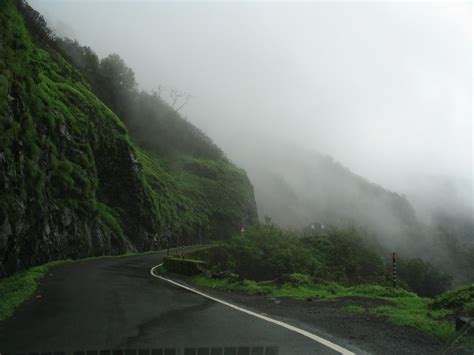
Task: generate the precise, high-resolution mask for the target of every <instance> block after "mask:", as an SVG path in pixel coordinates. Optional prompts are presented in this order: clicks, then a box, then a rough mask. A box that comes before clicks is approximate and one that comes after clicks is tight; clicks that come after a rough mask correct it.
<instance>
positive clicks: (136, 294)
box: [0, 252, 338, 355]
mask: <svg viewBox="0 0 474 355" xmlns="http://www.w3.org/2000/svg"><path fill="white" fill-rule="evenodd" d="M164 255H165V254H164V252H157V253H152V254H145V255H136V256H128V257H121V258H103V259H93V260H86V261H79V262H76V263H71V264H64V265H61V266H58V267H56V268H54V269H52V270H51V273H50V274H49V275H47V276H46V277H45V278H44V279H43V280H42V282H41V283H40V286H39V288H38V290H37V292H36V293H35V295H34V296H33V297H31V298H30V299H29V300H27V301H26V302H25V303H24V304H23V305H22V306H20V307H19V308H18V309H17V311H16V312H15V313H14V315H13V316H12V317H10V318H9V319H6V320H4V321H1V322H0V353H1V354H2V355H3V354H10V353H11V354H14V353H46V352H53V353H54V352H63V353H66V354H74V355H99V354H100V355H132V354H133V355H160V354H163V355H166V354H169V355H171V354H189V355H191V354H196V355H197V354H216V355H217V354H235V355H237V354H262V355H263V354H337V353H338V352H336V351H334V350H333V349H331V348H329V347H326V346H324V345H323V344H320V343H318V342H316V341H314V340H312V339H309V338H307V337H305V336H303V335H300V334H298V333H295V332H294V331H291V330H289V329H286V328H284V327H281V326H279V325H277V324H272V323H270V322H268V321H265V320H263V319H259V318H257V317H254V316H251V315H249V314H246V313H243V312H241V311H238V310H236V309H232V308H230V307H228V306H226V305H224V304H221V303H218V302H215V301H213V300H211V299H208V298H205V297H202V296H201V295H199V294H196V293H194V292H190V291H189V290H185V289H183V288H181V287H179V286H176V285H173V284H170V283H168V282H166V281H164V280H160V279H158V278H155V277H152V276H151V275H150V269H151V268H152V267H153V266H154V265H157V264H159V263H160V262H161V261H162V259H163V256H164Z"/></svg>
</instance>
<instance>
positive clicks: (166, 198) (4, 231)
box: [0, 0, 256, 276]
mask: <svg viewBox="0 0 474 355" xmlns="http://www.w3.org/2000/svg"><path fill="white" fill-rule="evenodd" d="M0 141H1V145H0V196H1V198H0V276H1V275H2V274H5V273H11V272H14V271H16V270H19V269H22V268H25V267H28V266H31V265H35V264H39V263H43V262H46V261H50V260H55V259H65V258H77V257H84V256H89V255H105V254H117V253H123V252H126V251H129V250H148V249H152V248H156V247H160V246H163V245H165V244H166V242H165V241H169V242H170V243H174V242H176V240H177V238H178V236H181V238H186V240H187V241H188V242H192V241H194V240H197V238H199V237H202V238H221V237H224V236H225V235H226V233H227V232H228V231H229V230H232V229H236V228H239V225H240V224H241V223H252V222H253V221H255V220H256V208H255V202H254V198H253V190H252V186H251V184H250V183H249V181H248V179H247V176H246V174H245V172H244V171H242V170H239V169H237V168H236V167H234V166H233V165H231V164H230V163H229V162H227V161H225V160H223V159H221V160H215V161H207V160H199V159H194V158H193V159H191V158H189V157H186V156H183V157H180V158H179V159H176V160H173V161H166V162H165V161H164V160H161V159H160V158H159V157H157V156H156V155H151V154H149V153H146V152H145V151H142V150H140V149H139V148H137V146H136V145H135V144H134V143H133V142H132V141H131V139H130V138H129V135H128V133H127V129H126V127H125V126H124V125H123V123H122V122H121V120H120V119H119V118H118V117H117V116H116V115H115V113H114V112H112V111H111V110H110V109H109V108H108V107H107V106H106V105H104V104H103V103H102V102H101V101H100V100H99V99H98V98H97V97H96V96H95V95H94V94H93V93H92V91H91V89H90V86H89V85H88V84H87V83H86V82H85V81H84V79H83V77H82V75H81V74H80V73H79V71H77V70H76V69H75V68H74V67H73V66H72V65H71V64H70V63H69V62H67V61H66V60H65V59H64V58H63V57H62V56H61V55H60V54H59V53H58V52H57V51H56V50H54V49H53V48H51V47H49V46H47V45H44V44H42V45H40V44H39V42H38V41H37V40H34V39H32V37H31V35H30V33H29V32H28V30H27V28H26V26H25V23H24V19H23V17H22V15H21V14H20V13H19V12H18V9H17V8H16V5H15V2H14V1H13V0H4V1H2V3H1V7H0ZM208 172H212V173H210V174H207V173H208ZM216 201H218V202H219V205H214V203H215V202H216Z"/></svg>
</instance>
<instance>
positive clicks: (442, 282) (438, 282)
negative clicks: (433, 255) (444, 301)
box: [398, 259, 451, 297]
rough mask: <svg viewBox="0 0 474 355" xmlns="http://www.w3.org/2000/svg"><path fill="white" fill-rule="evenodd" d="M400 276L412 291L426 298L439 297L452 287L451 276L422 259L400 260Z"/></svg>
mask: <svg viewBox="0 0 474 355" xmlns="http://www.w3.org/2000/svg"><path fill="white" fill-rule="evenodd" d="M398 275H399V276H400V279H401V280H403V281H404V282H405V283H406V284H407V285H408V287H409V288H410V289H411V290H412V291H414V292H416V293H417V294H419V295H421V296H425V297H434V296H437V295H439V294H441V293H443V292H445V291H446V290H448V289H449V287H450V286H451V277H450V276H448V275H446V274H444V273H442V272H440V271H438V270H437V269H435V268H434V267H433V266H432V265H431V264H430V263H428V262H425V261H423V260H421V259H410V260H403V259H400V260H399V261H398Z"/></svg>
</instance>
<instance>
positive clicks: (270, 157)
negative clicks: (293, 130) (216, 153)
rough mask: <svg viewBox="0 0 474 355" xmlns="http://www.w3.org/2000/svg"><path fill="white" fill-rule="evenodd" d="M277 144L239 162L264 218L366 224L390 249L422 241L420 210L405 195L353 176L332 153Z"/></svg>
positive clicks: (295, 223)
mask: <svg viewBox="0 0 474 355" xmlns="http://www.w3.org/2000/svg"><path fill="white" fill-rule="evenodd" d="M280 146H281V145H280ZM278 147H279V146H278V145H276V144H273V145H272V146H271V148H268V149H267V148H265V146H263V145H259V146H258V149H257V148H255V147H254V149H252V148H249V147H247V149H248V151H247V152H240V159H239V162H240V163H241V164H242V166H244V167H245V169H246V170H247V171H248V173H249V176H250V178H251V180H252V182H253V184H254V186H255V196H256V199H257V204H258V209H259V215H260V216H261V217H263V216H269V217H271V218H272V220H273V221H274V222H275V223H277V224H278V225H280V226H284V227H296V228H301V227H307V226H308V225H310V224H312V223H321V224H333V225H354V226H361V227H363V228H365V229H366V230H367V232H368V233H367V234H369V235H373V236H374V237H375V238H376V239H378V240H379V241H380V242H382V243H383V244H384V245H385V246H387V247H390V249H392V248H400V249H405V248H404V246H406V245H407V244H406V243H407V242H408V241H409V242H410V243H411V245H412V246H413V243H415V244H416V243H418V242H421V241H422V239H423V231H422V230H421V229H420V224H419V222H418V219H417V217H416V214H415V210H414V208H413V207H412V206H411V204H410V203H409V201H408V200H407V199H406V198H405V197H404V196H401V195H399V194H396V193H394V192H391V191H388V190H386V189H384V188H383V187H381V186H379V185H376V184H374V183H372V182H370V181H368V180H367V179H364V178H362V177H360V176H358V175H356V174H354V173H353V172H351V171H350V170H349V169H347V168H345V167H344V166H342V165H341V164H339V163H337V162H336V161H334V160H333V159H332V158H330V157H327V156H323V155H322V154H319V153H316V152H308V151H306V150H303V149H298V148H297V147H292V146H285V147H282V148H278ZM257 162H258V163H257Z"/></svg>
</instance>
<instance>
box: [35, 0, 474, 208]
mask: <svg viewBox="0 0 474 355" xmlns="http://www.w3.org/2000/svg"><path fill="white" fill-rule="evenodd" d="M30 4H31V5H32V6H33V7H34V8H36V9H37V10H38V11H40V12H41V13H43V14H44V15H45V17H46V18H47V20H48V22H49V23H50V24H51V26H52V27H54V28H55V29H56V31H57V32H58V34H59V35H61V36H67V37H70V38H75V39H77V40H78V41H79V42H81V44H83V45H88V46H90V47H91V48H92V49H94V50H95V51H96V52H97V53H98V54H99V56H106V55H107V54H109V53H114V52H115V53H118V54H119V55H120V56H122V57H123V58H124V60H125V61H126V63H127V64H128V65H129V66H131V67H132V68H133V70H134V71H135V75H136V79H137V81H138V82H139V83H140V85H141V87H142V88H143V89H146V90H151V89H153V88H157V87H158V86H159V85H161V86H162V87H168V88H176V89H179V90H181V91H184V92H186V93H189V94H191V95H192V99H191V101H190V102H189V103H188V104H187V105H186V106H185V107H184V108H183V109H182V110H181V113H182V114H183V115H184V116H186V117H187V119H188V120H189V121H191V122H193V123H194V124H196V125H197V126H198V127H200V128H202V129H203V130H204V131H205V132H206V133H207V134H208V135H209V136H210V137H211V138H212V139H213V140H214V141H215V142H216V143H217V144H218V145H219V146H221V147H222V148H223V150H224V151H225V152H226V154H227V155H228V156H229V158H230V159H231V160H233V161H235V162H237V163H239V164H240V165H242V166H243V167H245V168H247V169H249V170H250V171H249V174H250V176H251V177H252V176H253V175H257V174H258V171H257V170H258V166H259V165H260V163H259V161H258V159H262V160H265V161H266V162H267V163H268V161H269V160H270V161H271V160H272V159H273V157H272V151H273V150H272V147H276V146H278V150H281V149H288V150H292V149H295V152H296V151H298V152H300V151H305V152H308V154H311V153H310V152H312V151H319V152H321V153H323V154H327V155H330V156H332V157H334V159H335V160H336V161H339V162H340V163H341V164H343V165H344V166H346V167H348V168H349V169H350V170H351V171H353V172H355V173H356V174H358V175H360V176H363V177H365V178H367V179H369V180H371V181H374V182H376V183H377V184H380V185H383V186H384V187H387V188H388V189H390V190H393V191H397V192H400V193H404V194H407V196H408V197H409V199H411V201H412V202H414V203H415V205H416V204H419V205H424V206H426V205H430V204H432V203H434V204H446V205H448V204H451V203H452V204H453V205H456V206H458V205H459V204H461V205H464V206H467V207H469V206H472V187H473V185H472V184H473V183H472V181H473V179H472V174H473V173H472V166H473V146H472V137H473V125H472V111H471V104H472V89H471V86H472V50H471V49H472V48H471V47H472V31H471V29H472V23H471V22H472V18H471V16H472V15H471V14H472V5H471V4H470V2H467V1H466V2H445V3H429V2H421V3H414V2H413V3H412V2H399V3H394V2H392V3H388V2H360V3H358V2H304V3H272V2H239V3H237V2H206V3H202V2H197V1H195V2H158V1H156V2H155V1H128V2H125V1H120V2H116V1H52V0H31V1H30ZM296 149H297V150H296ZM263 152H267V153H263ZM290 156H291V155H290ZM290 159H291V158H290ZM275 164H279V165H282V164H283V165H285V161H282V160H281V159H276V160H275ZM265 165H268V164H265ZM440 187H442V188H441V189H440ZM448 191H450V192H448ZM447 195H449V196H450V199H452V200H453V201H451V202H449V201H445V200H443V197H442V196H447ZM436 196H441V197H439V198H438V197H436ZM427 197H430V198H431V199H432V200H433V201H434V200H435V202H433V201H432V200H430V199H428V198H427ZM419 201H422V202H419ZM471 212H472V211H471Z"/></svg>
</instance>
